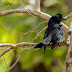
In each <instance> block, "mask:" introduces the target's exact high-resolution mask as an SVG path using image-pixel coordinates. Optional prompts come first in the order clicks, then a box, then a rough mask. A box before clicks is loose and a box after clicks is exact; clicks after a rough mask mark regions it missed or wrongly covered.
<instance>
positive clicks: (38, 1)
mask: <svg viewBox="0 0 72 72" xmlns="http://www.w3.org/2000/svg"><path fill="white" fill-rule="evenodd" d="M35 10H37V11H40V0H35Z"/></svg>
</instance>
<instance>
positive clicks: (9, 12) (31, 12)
mask: <svg viewBox="0 0 72 72" xmlns="http://www.w3.org/2000/svg"><path fill="white" fill-rule="evenodd" d="M27 11H28V12H29V13H30V14H32V15H34V16H37V17H40V18H43V19H45V20H47V21H48V20H49V19H50V17H51V16H50V15H49V14H46V13H43V12H39V11H33V10H30V9H27V10H25V9H13V10H7V11H4V12H1V14H0V16H5V15H9V14H13V13H28V12H27ZM61 24H62V26H63V29H64V31H65V32H67V30H68V26H66V25H65V24H64V23H61Z"/></svg>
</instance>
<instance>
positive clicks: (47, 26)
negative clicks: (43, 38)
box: [32, 26, 48, 41]
mask: <svg viewBox="0 0 72 72" xmlns="http://www.w3.org/2000/svg"><path fill="white" fill-rule="evenodd" d="M47 27H48V26H46V27H45V28H44V29H42V30H41V31H40V32H39V33H38V34H37V35H36V36H35V37H34V38H33V39H32V41H34V39H35V38H36V37H37V36H38V35H39V34H40V33H42V32H43V31H44V30H45V29H46V28H47Z"/></svg>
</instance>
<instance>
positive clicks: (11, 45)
mask: <svg viewBox="0 0 72 72" xmlns="http://www.w3.org/2000/svg"><path fill="white" fill-rule="evenodd" d="M36 44H37V43H30V42H22V43H18V44H15V45H14V44H0V47H10V48H7V49H6V50H5V51H4V52H2V53H1V54H0V58H1V57H2V56H3V55H4V54H6V53H7V52H8V51H10V50H12V49H14V48H16V47H22V46H34V45H36ZM60 46H67V45H66V44H65V42H61V43H60ZM60 46H59V45H57V46H56V47H60ZM46 48H51V46H49V45H48V46H47V47H46Z"/></svg>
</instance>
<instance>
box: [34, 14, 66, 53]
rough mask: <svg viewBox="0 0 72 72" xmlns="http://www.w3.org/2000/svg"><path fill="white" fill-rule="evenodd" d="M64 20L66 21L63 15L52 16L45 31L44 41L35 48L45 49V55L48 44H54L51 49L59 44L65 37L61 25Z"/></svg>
mask: <svg viewBox="0 0 72 72" xmlns="http://www.w3.org/2000/svg"><path fill="white" fill-rule="evenodd" d="M63 20H66V19H65V18H63V17H62V15H61V14H57V15H55V16H52V17H51V18H50V20H49V22H48V28H47V29H46V31H45V34H44V38H43V40H42V41H40V42H39V43H38V44H37V45H35V46H34V47H33V48H41V47H44V53H45V48H46V45H47V44H50V43H52V47H51V49H53V48H54V47H55V46H56V45H57V44H59V42H60V41H61V39H62V38H63V36H64V31H63V29H62V25H60V22H61V21H63Z"/></svg>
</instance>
